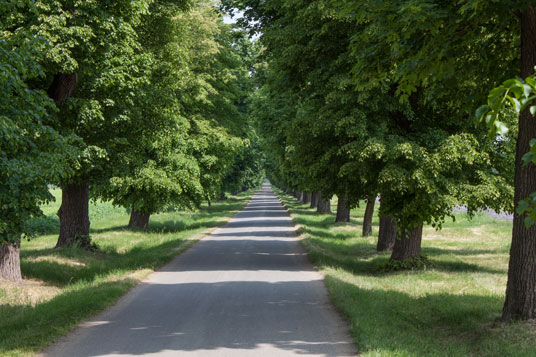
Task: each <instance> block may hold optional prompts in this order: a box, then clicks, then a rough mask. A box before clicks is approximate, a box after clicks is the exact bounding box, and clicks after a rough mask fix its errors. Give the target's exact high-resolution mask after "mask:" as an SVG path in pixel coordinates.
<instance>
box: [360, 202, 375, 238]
mask: <svg viewBox="0 0 536 357" xmlns="http://www.w3.org/2000/svg"><path fill="white" fill-rule="evenodd" d="M375 203H376V197H370V198H369V199H368V200H367V206H366V207H365V216H364V217H363V232H362V234H363V237H368V236H371V235H372V217H373V216H374V204H375Z"/></svg>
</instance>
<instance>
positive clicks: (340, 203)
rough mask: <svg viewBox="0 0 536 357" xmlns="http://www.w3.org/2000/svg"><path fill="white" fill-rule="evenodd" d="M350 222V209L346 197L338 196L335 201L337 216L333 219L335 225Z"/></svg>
mask: <svg viewBox="0 0 536 357" xmlns="http://www.w3.org/2000/svg"><path fill="white" fill-rule="evenodd" d="M339 222H344V223H349V222H350V209H349V208H348V196H346V195H343V196H342V197H341V196H339V198H338V200H337V216H336V218H335V223H339Z"/></svg>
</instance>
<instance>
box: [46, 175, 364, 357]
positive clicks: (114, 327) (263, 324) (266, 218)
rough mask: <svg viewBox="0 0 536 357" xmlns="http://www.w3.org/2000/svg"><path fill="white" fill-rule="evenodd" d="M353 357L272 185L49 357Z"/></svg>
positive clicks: (342, 324) (318, 276)
mask: <svg viewBox="0 0 536 357" xmlns="http://www.w3.org/2000/svg"><path fill="white" fill-rule="evenodd" d="M43 355H48V356H140V355H147V356H153V355H158V356H233V357H234V356H270V357H277V356H353V355H356V350H355V347H354V345H353V344H352V342H351V339H350V337H349V335H348V332H347V326H346V323H345V322H344V321H343V320H342V319H341V318H340V317H339V316H338V315H337V314H336V312H335V311H334V309H333V307H332V306H331V303H330V302H329V298H328V295H327V291H326V288H325V287H324V283H323V281H322V276H321V274H320V273H318V272H317V271H316V270H315V269H314V268H313V266H312V265H311V264H310V263H309V262H308V260H307V257H306V255H305V252H304V250H303V248H302V247H301V245H300V244H299V242H298V239H297V238H296V236H295V233H294V227H293V224H292V221H291V219H290V217H289V214H288V213H287V211H286V210H285V209H284V207H283V206H282V205H281V203H280V202H279V200H278V199H277V197H276V196H275V195H274V193H273V192H272V190H271V187H270V185H269V184H265V185H264V186H263V188H262V189H261V190H260V191H259V192H258V193H257V194H256V195H255V196H254V197H253V199H252V200H251V202H250V203H249V205H248V206H247V207H246V208H245V209H244V210H243V211H241V212H239V213H237V214H236V215H235V216H234V217H233V219H232V220H231V221H230V222H229V223H228V224H227V225H226V226H224V227H223V228H219V229H217V230H215V231H214V232H213V233H212V234H210V235H208V236H207V237H205V238H204V239H203V240H201V241H200V242H198V243H197V244H196V245H194V246H193V247H192V248H190V249H189V250H188V251H186V252H185V253H183V254H181V255H180V256H179V257H177V258H175V259H174V260H173V261H172V262H171V263H170V264H168V265H167V266H165V267H164V268H163V269H162V270H160V271H158V272H157V273H154V274H152V275H151V276H150V277H149V278H148V279H147V280H146V281H144V282H143V283H141V284H140V285H138V286H137V287H136V288H134V289H133V290H132V291H131V292H130V293H129V294H127V295H126V296H125V297H123V298H122V299H121V300H120V301H119V303H118V304H117V305H115V306H114V307H112V308H110V309H108V310H106V311H104V312H103V313H102V314H100V315H98V316H96V317H95V318H93V319H91V320H89V321H87V322H85V323H84V324H82V325H81V326H80V327H79V328H77V329H76V330H75V331H74V332H73V333H71V334H69V335H68V336H66V337H64V338H62V339H61V340H60V341H58V342H57V343H56V344H54V345H52V346H51V347H49V348H48V349H46V350H45V351H44V352H43Z"/></svg>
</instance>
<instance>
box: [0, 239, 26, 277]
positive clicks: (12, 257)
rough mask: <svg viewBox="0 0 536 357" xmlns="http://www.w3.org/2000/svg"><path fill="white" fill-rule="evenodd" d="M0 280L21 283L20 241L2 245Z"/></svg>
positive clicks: (0, 248) (0, 251)
mask: <svg viewBox="0 0 536 357" xmlns="http://www.w3.org/2000/svg"><path fill="white" fill-rule="evenodd" d="M0 278H2V279H6V280H10V281H14V282H20V281H21V280H22V274H21V272H20V240H19V241H18V242H15V243H4V244H2V245H0Z"/></svg>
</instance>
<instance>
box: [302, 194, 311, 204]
mask: <svg viewBox="0 0 536 357" xmlns="http://www.w3.org/2000/svg"><path fill="white" fill-rule="evenodd" d="M303 203H311V193H310V192H304V194H303Z"/></svg>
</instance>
